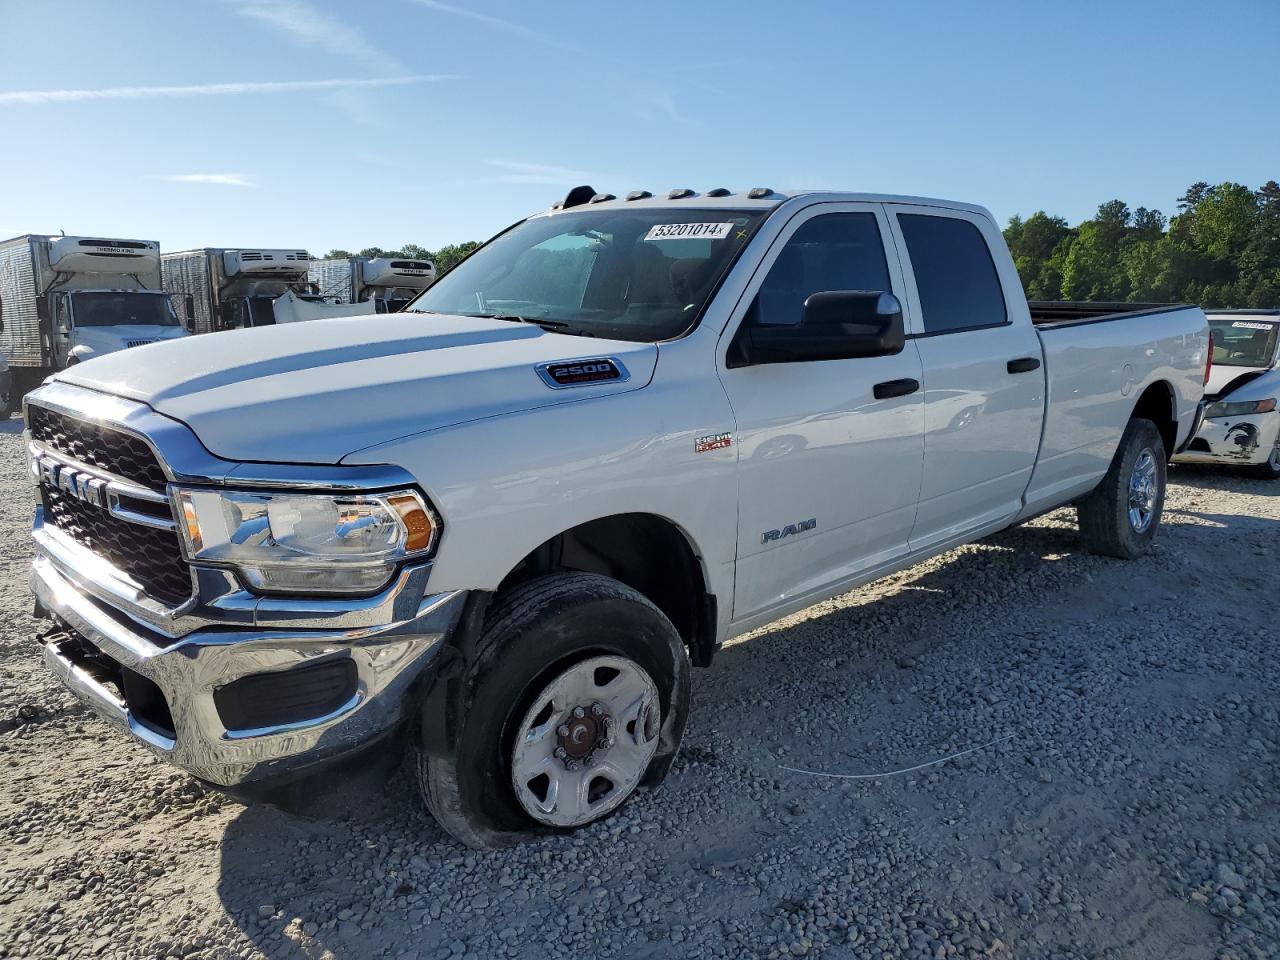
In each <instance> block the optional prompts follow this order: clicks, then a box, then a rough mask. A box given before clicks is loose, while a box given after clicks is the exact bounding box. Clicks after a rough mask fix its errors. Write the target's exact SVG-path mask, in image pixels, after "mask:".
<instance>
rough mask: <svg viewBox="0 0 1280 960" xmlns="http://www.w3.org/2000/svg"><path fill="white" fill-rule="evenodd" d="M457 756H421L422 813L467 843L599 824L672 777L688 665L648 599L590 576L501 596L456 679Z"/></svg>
mask: <svg viewBox="0 0 1280 960" xmlns="http://www.w3.org/2000/svg"><path fill="white" fill-rule="evenodd" d="M462 687H463V689H464V691H465V693H464V695H463V699H462V704H461V706H460V707H459V712H458V714H457V715H456V717H455V720H456V723H455V724H454V729H455V730H456V735H455V736H454V738H453V746H452V747H451V748H450V750H449V751H448V753H447V754H446V755H444V756H437V755H434V754H427V753H425V752H421V751H420V752H419V755H418V764H417V773H418V785H419V788H420V790H421V792H422V796H423V800H424V802H425V803H426V806H427V809H428V810H430V811H431V814H432V815H433V816H434V817H435V819H436V821H437V822H438V823H439V824H440V826H441V827H443V828H444V829H445V830H446V831H447V832H448V833H450V834H452V835H453V836H454V837H455V838H456V839H458V840H460V841H462V842H463V843H465V844H467V845H468V846H471V847H478V848H483V847H499V846H506V845H509V844H512V843H516V842H518V841H520V840H521V839H523V838H525V837H527V836H530V835H534V834H538V833H547V832H557V831H565V830H571V829H575V828H577V827H581V826H585V825H586V824H588V823H592V822H594V821H597V820H600V819H603V818H604V817H607V816H609V815H610V814H612V813H614V812H615V811H616V810H617V809H618V808H619V807H621V806H622V804H624V803H625V802H626V801H627V800H628V799H629V798H630V797H631V796H632V795H633V793H634V792H635V790H636V788H637V787H639V786H641V785H649V786H654V785H656V784H657V783H659V782H661V780H662V779H663V777H665V775H666V772H667V770H668V768H669V767H670V765H671V761H672V760H673V759H674V758H675V753H676V750H677V749H678V747H679V743H680V736H681V734H682V733H683V730H684V722H685V718H686V716H687V714H688V709H689V658H688V655H687V653H686V651H685V648H684V644H683V642H682V641H681V639H680V635H679V634H678V633H677V632H676V629H675V628H674V627H673V626H672V625H671V622H670V621H669V620H668V619H667V618H666V616H664V615H663V613H662V612H661V611H660V610H658V608H657V607H655V606H654V605H653V604H652V603H650V602H649V601H648V600H647V599H645V598H644V597H643V596H641V595H640V594H639V593H637V592H636V591H635V590H632V589H631V588H630V587H627V586H625V585H623V584H621V583H618V582H617V581H615V580H611V579H609V578H607V577H602V576H596V575H594V574H581V573H564V574H555V575H552V576H547V577H540V578H538V579H536V580H531V581H529V582H527V583H524V584H521V585H520V586H518V587H516V588H514V589H513V590H512V591H511V592H510V593H509V594H507V595H506V596H504V597H503V596H500V597H499V598H498V600H497V602H496V603H495V605H494V608H493V609H492V610H491V611H490V613H489V615H488V617H487V618H486V623H485V627H484V630H483V633H482V635H481V637H480V639H479V642H478V643H477V645H476V652H475V655H474V656H473V657H471V662H470V664H469V665H468V667H467V668H466V671H465V675H464V677H463V678H462Z"/></svg>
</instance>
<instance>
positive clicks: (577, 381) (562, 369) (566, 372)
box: [538, 357, 628, 390]
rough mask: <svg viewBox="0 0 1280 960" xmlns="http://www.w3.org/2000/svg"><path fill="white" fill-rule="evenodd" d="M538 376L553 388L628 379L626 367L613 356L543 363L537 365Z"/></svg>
mask: <svg viewBox="0 0 1280 960" xmlns="http://www.w3.org/2000/svg"><path fill="white" fill-rule="evenodd" d="M538 376H540V377H541V378H542V382H543V383H545V384H546V385H547V386H549V387H551V388H552V389H555V390H559V389H561V388H563V387H580V386H585V385H586V384H590V383H607V382H609V381H616V380H626V379H628V374H627V368H626V367H624V366H623V365H622V363H621V361H619V360H617V359H615V358H613V357H591V358H589V359H585V360H564V361H561V362H558V363H543V364H540V365H539V366H538Z"/></svg>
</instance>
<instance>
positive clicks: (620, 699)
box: [25, 188, 1209, 846]
mask: <svg viewBox="0 0 1280 960" xmlns="http://www.w3.org/2000/svg"><path fill="white" fill-rule="evenodd" d="M1061 312H1062V311H1061V310H1059V309H1054V308H1051V307H1050V306H1045V305H1041V306H1039V307H1038V308H1037V309H1036V310H1031V309H1029V308H1028V305H1027V301H1026V300H1025V299H1024V297H1023V293H1022V288H1021V286H1020V284H1019V282H1018V275H1017V273H1016V271H1015V269H1014V265H1013V261H1012V260H1011V258H1010V256H1009V253H1008V251H1007V250H1006V248H1005V245H1004V243H1003V241H1002V238H1001V235H1000V230H999V229H998V227H997V226H996V223H995V221H994V220H993V219H992V217H991V215H990V214H989V213H987V212H986V211H985V210H983V209H981V208H980V207H975V206H968V205H965V204H959V203H948V202H943V201H938V200H923V199H912V198H903V197H888V196H873V195H859V194H839V193H812V194H803V195H798V196H782V195H779V194H777V193H774V192H772V191H769V190H767V189H763V188H758V189H754V190H752V191H750V192H749V193H746V194H731V193H729V192H728V191H726V190H713V191H710V192H708V193H705V194H701V195H699V194H695V193H694V192H692V191H688V190H676V191H672V192H671V193H670V194H668V195H667V196H664V197H654V196H653V195H651V194H649V193H647V192H643V191H639V192H636V193H632V194H629V195H628V196H627V197H626V198H623V199H618V198H615V197H613V196H611V195H608V194H603V195H601V194H595V193H594V192H593V191H592V190H590V189H589V188H586V189H575V190H574V191H572V192H571V193H570V194H569V196H568V197H566V198H565V200H564V201H563V202H561V203H559V204H557V205H556V207H554V208H552V209H551V210H549V211H546V212H543V213H540V214H537V215H535V216H531V217H529V218H527V219H525V220H523V221H521V222H520V223H518V224H516V225H515V226H513V227H511V228H509V229H508V230H506V231H504V232H503V233H502V234H500V235H499V236H497V237H495V238H494V239H493V240H491V241H490V242H489V243H487V244H486V245H485V246H483V247H482V248H481V249H479V250H478V251H477V252H475V253H474V254H472V256H471V257H469V258H468V259H467V260H465V261H463V262H462V263H461V264H459V265H458V266H457V267H455V268H454V269H453V270H452V271H450V272H449V273H448V274H446V275H445V276H443V277H442V278H441V279H440V280H438V281H437V282H436V283H435V284H434V285H433V286H432V287H431V288H430V289H428V290H426V291H425V292H424V293H423V294H422V295H421V296H420V297H418V298H417V299H416V300H415V301H414V302H413V303H412V304H411V305H410V307H409V308H408V310H407V311H405V312H400V313H393V314H381V315H377V316H366V317H361V318H359V319H358V320H342V319H333V320H316V321H313V322H311V323H310V324H309V325H308V328H307V336H306V338H305V339H301V340H300V339H299V338H298V337H297V336H296V334H295V333H294V332H293V331H292V330H290V329H289V328H287V327H283V328H282V327H268V328H264V329H257V330H242V331H233V332H230V333H226V334H222V335H219V336H217V337H213V338H208V339H205V338H193V339H192V340H189V341H185V342H183V341H179V342H175V343H171V344H164V345H161V346H159V347H155V348H152V350H153V351H154V352H153V353H152V356H151V359H152V360H162V361H164V360H167V361H168V362H159V363H156V362H149V363H147V364H146V365H139V364H134V363H131V362H130V357H129V356H128V355H127V354H123V355H117V356H113V357H105V358H102V359H100V360H96V361H94V362H93V363H87V364H83V365H80V366H78V367H75V368H74V369H72V370H68V371H66V372H64V373H62V374H59V375H58V377H57V378H55V380H54V381H53V382H51V383H49V384H47V385H46V386H44V387H43V388H41V389H40V390H39V391H37V392H35V393H33V394H31V395H30V396H29V397H28V398H27V403H26V411H25V412H26V423H27V429H28V437H29V449H30V454H31V459H32V474H33V477H34V478H35V481H36V483H37V484H38V492H39V498H40V506H39V507H38V508H37V511H36V517H35V524H34V537H35V542H36V552H35V559H34V563H33V568H32V572H31V583H32V587H33V589H34V592H35V596H36V600H37V604H38V609H39V610H41V611H43V613H45V614H46V615H47V616H48V617H49V618H51V620H52V623H51V626H50V628H49V631H48V632H47V633H46V634H45V635H44V637H43V639H42V642H43V651H44V657H45V661H46V663H47V664H48V666H49V667H50V668H51V669H52V670H54V671H55V672H56V673H57V674H58V675H59V676H60V677H61V678H62V680H63V681H64V682H65V683H66V684H67V686H69V687H70V688H71V690H73V691H74V692H75V693H76V694H77V695H78V696H80V697H81V698H82V699H83V700H84V701H85V702H86V703H88V704H89V705H90V706H91V707H92V708H93V709H95V710H96V711H97V712H99V713H100V714H101V715H102V716H104V717H106V718H107V719H109V720H110V721H112V722H113V723H114V724H116V725H117V726H118V727H119V728H120V729H121V730H123V731H125V732H126V733H127V735H128V736H129V737H130V738H132V739H133V740H135V741H137V742H139V743H141V744H143V745H144V746H145V747H147V748H149V749H150V750H152V751H154V752H155V753H156V754H158V755H160V756H161V757H164V758H166V759H168V760H169V761H171V762H173V763H175V764H177V765H178V766H180V767H182V768H184V769H185V770H188V771H190V772H191V773H192V774H194V775H195V776H196V777H199V778H200V779H201V780H203V781H205V782H207V783H210V784H213V785H215V786H217V787H220V788H222V789H225V790H228V791H232V792H235V793H238V794H240V795H246V796H250V797H252V796H263V795H268V794H272V793H273V792H277V791H279V790H282V789H284V787H285V785H287V784H288V783H289V782H290V780H291V778H300V777H305V778H306V782H307V783H308V784H312V785H314V784H315V783H316V782H317V781H318V782H319V783H322V784H323V783H324V782H325V781H324V771H325V769H326V765H330V764H340V763H342V761H344V760H345V761H348V763H345V764H343V765H344V766H345V767H346V768H348V769H349V768H350V765H351V763H357V762H360V763H365V762H367V763H372V762H374V761H375V760H377V759H378V758H385V757H388V756H397V755H398V754H396V753H395V751H398V750H400V749H402V746H401V745H402V744H407V745H408V749H410V750H411V755H412V756H413V757H414V758H415V760H414V762H415V763H416V771H417V777H418V780H419V781H420V784H421V789H422V793H423V796H424V797H425V800H426V805H427V806H428V808H429V809H430V810H431V811H432V813H433V814H434V815H435V816H436V818H438V820H439V821H440V823H441V824H442V825H443V826H444V828H445V829H447V830H448V831H449V832H450V833H452V834H453V835H454V836H455V837H457V838H459V839H460V840H462V841H464V842H466V843H468V844H473V845H476V846H485V845H493V844H499V843H504V842H509V841H511V840H512V839H514V838H517V837H519V836H521V835H524V834H526V833H528V832H531V831H544V830H556V829H567V828H572V827H577V826H581V825H583V824H586V823H589V822H591V821H594V820H596V819H598V818H600V817H603V816H606V815H608V814H609V813H610V812H612V811H614V810H616V809H617V808H618V806H619V805H620V804H621V803H623V801H624V800H626V798H627V797H628V796H630V795H631V794H632V793H633V792H634V791H635V790H636V789H637V787H639V786H641V785H645V784H648V785H652V784H656V783H657V782H658V781H660V780H661V779H662V778H663V776H664V775H665V774H666V772H667V770H668V767H669V765H670V764H671V761H672V759H673V757H674V755H675V753H676V749H677V747H678V745H679V743H680V736H681V732H682V729H683V727H684V724H685V717H686V714H687V711H688V709H689V688H690V680H689V674H690V666H691V665H694V666H703V667H705V666H709V665H710V664H711V662H712V658H713V655H714V654H715V652H716V650H717V648H718V647H719V646H720V645H721V643H722V642H723V641H724V640H725V639H726V638H728V637H730V636H733V635H736V634H740V633H743V632H745V631H748V630H751V629H753V628H755V627H758V626H760V625H762V624H765V623H768V622H770V621H772V620H774V619H776V618H778V617H781V616H783V615H785V614H787V613H790V612H792V611H795V610H797V609H800V608H803V607H805V606H808V605H810V604H813V603H815V602H818V601H820V600H822V599H824V598H827V597H832V596H835V595H837V594H840V593H843V592H845V591H848V590H850V589H851V588H853V587H856V586H857V585H859V584H862V583H866V582H868V581H870V580H874V579H876V578H878V577H882V576H884V575H886V574H888V573H890V572H892V571H895V570H898V569H901V568H903V567H907V566H909V565H911V564H915V563H917V562H919V561H920V560H923V559H924V558H926V557H929V556H932V555H934V554H937V553H939V552H941V551H944V550H948V549H950V548H952V547H955V546H956V545H958V544H963V543H965V542H968V541H972V540H975V539H977V538H980V537H984V536H987V535H988V534H991V533H994V532H995V531H998V530H1001V529H1002V528H1005V527H1008V526H1010V525H1012V524H1016V523H1018V522H1020V521H1022V520H1026V519H1028V518H1030V517H1034V516H1036V515H1038V514H1041V513H1044V512H1045V511H1047V510H1050V509H1052V508H1054V507H1058V506H1061V505H1063V504H1075V505H1076V508H1077V510H1078V513H1079V520H1080V532H1081V539H1082V542H1083V545H1084V546H1085V547H1087V548H1088V549H1090V550H1093V551H1097V552H1100V553H1104V554H1110V555H1112V556H1116V557H1134V556H1137V555H1138V554H1140V553H1142V552H1143V550H1144V549H1145V548H1146V547H1147V545H1148V544H1149V543H1150V542H1151V539H1152V537H1153V536H1154V535H1155V533H1156V530H1157V529H1158V528H1159V526H1160V517H1161V509H1162V505H1163V502H1164V494H1165V467H1166V461H1167V460H1168V457H1169V455H1170V454H1171V453H1172V452H1174V451H1176V450H1178V449H1180V448H1181V447H1182V445H1183V444H1184V443H1185V442H1186V441H1187V440H1188V439H1189V438H1190V436H1191V435H1192V432H1193V428H1194V423H1195V419H1196V416H1197V411H1198V409H1199V404H1200V402H1201V396H1202V393H1203V385H1204V379H1205V366H1206V363H1207V361H1208V346H1209V335H1208V327H1207V324H1206V322H1205V318H1204V315H1203V314H1202V313H1201V311H1200V310H1199V309H1198V308H1195V307H1186V306H1179V307H1170V308H1167V309H1142V310H1138V311H1135V312H1132V313H1128V314H1126V313H1106V314H1103V315H1094V314H1093V313H1091V312H1090V311H1088V310H1086V309H1084V308H1077V309H1076V310H1075V311H1074V313H1077V314H1080V315H1074V314H1073V313H1072V311H1067V314H1068V315H1066V316H1059V315H1058V314H1060V313H1061ZM761 682H762V683H764V682H765V681H764V679H762V681H761ZM308 790H309V791H311V790H314V786H309V787H308Z"/></svg>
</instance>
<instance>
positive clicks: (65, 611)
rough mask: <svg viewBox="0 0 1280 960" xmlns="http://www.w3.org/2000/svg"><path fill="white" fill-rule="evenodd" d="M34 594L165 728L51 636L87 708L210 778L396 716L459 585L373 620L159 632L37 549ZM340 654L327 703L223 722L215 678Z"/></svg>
mask: <svg viewBox="0 0 1280 960" xmlns="http://www.w3.org/2000/svg"><path fill="white" fill-rule="evenodd" d="M31 589H32V592H33V593H35V595H36V598H37V600H38V601H39V603H40V605H41V606H42V607H43V608H44V609H45V610H47V611H48V612H49V613H50V614H52V615H53V616H54V617H55V618H56V619H57V620H58V621H59V622H60V623H62V624H63V625H65V626H66V627H67V628H69V629H70V630H72V631H74V632H75V633H76V634H79V635H80V637H82V638H83V639H84V640H85V641H87V642H88V643H90V644H91V645H92V646H93V647H96V648H97V649H98V650H100V651H101V652H103V653H105V654H106V655H107V656H109V657H111V658H112V659H113V660H115V661H116V662H117V663H119V664H121V665H122V666H123V667H126V668H128V669H129V670H133V671H135V672H136V673H138V674H140V675H142V676H144V677H146V678H147V679H148V680H150V681H151V682H153V683H155V684H156V685H157V686H158V687H159V688H160V690H161V692H162V693H163V694H164V696H165V700H166V702H167V703H168V705H169V710H170V713H171V714H172V716H173V723H174V736H173V737H172V738H168V737H165V736H163V735H160V734H158V733H157V732H156V731H154V730H151V729H150V728H148V727H146V726H145V725H143V724H141V723H139V722H138V721H137V720H136V719H135V718H134V717H132V716H131V715H130V713H129V710H128V706H127V704H125V703H124V702H122V701H121V699H120V698H119V697H118V696H116V695H115V693H114V692H113V691H112V690H110V689H109V688H107V687H105V686H103V685H102V684H101V683H99V682H97V681H96V680H95V679H94V678H93V677H92V676H90V675H89V673H88V672H86V671H84V670H82V669H81V668H79V667H78V666H76V664H75V663H74V662H73V660H72V657H71V651H70V646H69V645H62V644H60V643H59V642H58V640H57V638H56V636H55V638H54V639H52V640H51V641H50V642H48V643H45V644H44V659H45V663H46V664H47V665H48V667H49V669H51V670H52V671H53V672H54V673H55V674H56V675H57V676H58V677H59V678H60V679H61V680H62V681H63V682H64V683H65V684H66V685H67V687H68V688H69V689H70V690H71V692H72V693H74V694H75V695H76V696H77V697H78V698H79V699H80V700H81V701H83V702H84V703H85V704H86V705H87V706H88V707H89V708H90V709H91V710H93V711H94V712H95V713H97V714H98V715H99V716H102V717H103V718H104V719H106V720H107V721H109V722H110V723H112V724H113V725H115V726H116V727H117V728H118V729H121V730H123V731H127V732H128V733H130V734H131V735H132V736H133V737H134V738H135V739H137V740H138V741H139V742H141V743H142V744H143V745H144V746H145V747H147V749H149V750H151V751H152V752H153V753H155V754H157V755H159V756H161V757H162V758H164V759H165V760H168V761H169V762H171V763H174V764H176V765H178V766H179V767H182V768H183V769H185V770H187V771H189V772H191V773H193V774H194V775H196V776H198V777H201V778H202V779H204V780H207V781H210V782H212V783H215V784H219V785H222V786H234V785H237V784H242V783H248V782H251V781H255V780H262V779H265V778H270V777H275V776H280V775H284V774H288V773H290V772H292V771H294V770H296V769H299V768H302V767H305V766H308V765H310V764H313V763H315V762H317V761H322V760H326V759H331V758H336V757H341V756H343V755H344V754H347V753H349V752H351V751H352V750H355V749H357V748H358V747H360V746H361V745H363V744H365V743H367V742H369V741H371V740H373V739H376V738H377V737H378V736H380V735H381V734H383V733H385V732H387V731H388V730H391V729H392V728H394V727H395V726H396V725H397V724H398V723H399V722H400V721H401V720H402V719H403V718H404V716H405V710H406V705H407V704H408V703H409V702H410V701H409V698H408V696H407V694H408V691H409V689H410V687H411V685H412V684H413V683H414V681H415V680H416V679H417V678H418V677H419V676H420V675H421V673H422V671H423V670H424V669H425V668H426V667H427V665H428V664H429V663H430V662H431V660H432V659H433V658H434V656H435V654H436V653H437V652H438V651H439V649H440V648H441V647H442V646H443V641H444V640H445V638H446V637H447V636H448V635H449V634H450V633H451V632H452V630H453V629H454V627H455V626H456V625H457V622H458V619H459V617H460V616H461V613H462V607H463V605H464V602H465V598H466V594H465V592H462V591H452V592H449V593H442V594H436V595H434V596H428V597H424V598H422V599H421V601H420V602H419V603H418V604H417V605H416V606H415V607H414V609H413V611H412V615H411V616H410V617H408V618H407V619H404V620H400V621H397V622H394V623H391V624H387V625H385V626H381V627H375V628H354V629H328V630H312V631H288V630H282V631H270V632H262V631H246V630H225V629H218V630H200V631H196V632H193V633H190V634H188V635H187V636H186V637H184V638H182V639H180V640H177V641H169V640H167V639H166V638H162V637H158V636H156V635H155V634H153V633H150V632H148V631H145V630H138V629H135V628H134V627H132V626H131V625H130V624H128V623H126V622H124V621H122V620H120V619H118V618H117V617H116V616H114V615H113V614H112V613H111V612H110V611H109V610H107V609H104V608H103V607H101V606H99V605H98V604H97V603H96V602H95V601H93V600H92V599H90V598H89V597H88V596H86V595H85V594H83V593H82V592H80V591H79V590H78V589H77V587H76V585H75V584H73V583H72V582H71V581H69V580H68V579H66V578H65V577H64V576H63V575H62V574H61V573H60V572H59V570H57V569H56V568H55V566H54V564H53V562H52V561H51V560H50V559H49V558H48V557H45V556H37V557H36V559H35V562H34V563H33V564H32V569H31ZM322 657H323V658H326V659H332V658H334V657H348V658H350V659H351V660H352V661H353V662H354V663H355V666H356V675H357V692H356V695H355V696H354V697H353V698H352V699H351V700H350V701H349V702H348V703H347V704H345V705H343V706H342V707H341V708H339V709H338V710H336V711H333V712H332V713H330V714H327V715H325V716H321V717H315V718H313V719H310V720H307V721H303V722H301V723H290V724H284V725H280V726H277V727H269V728H261V729H250V730H230V729H228V728H226V727H225V726H224V725H223V723H222V721H221V718H220V717H219V715H218V712H217V708H216V706H215V704H214V700H213V692H214V690H215V689H217V688H219V687H221V686H224V685H226V684H227V683H230V682H231V681H233V680H236V679H239V678H240V677H244V676H248V675H250V674H256V673H266V672H272V671H278V670H288V669H290V668H292V667H296V666H300V665H303V664H306V663H309V662H312V661H313V660H315V659H317V658H322Z"/></svg>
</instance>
